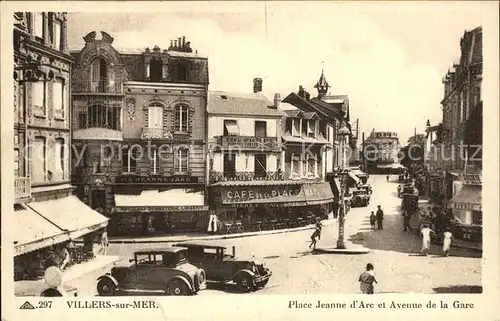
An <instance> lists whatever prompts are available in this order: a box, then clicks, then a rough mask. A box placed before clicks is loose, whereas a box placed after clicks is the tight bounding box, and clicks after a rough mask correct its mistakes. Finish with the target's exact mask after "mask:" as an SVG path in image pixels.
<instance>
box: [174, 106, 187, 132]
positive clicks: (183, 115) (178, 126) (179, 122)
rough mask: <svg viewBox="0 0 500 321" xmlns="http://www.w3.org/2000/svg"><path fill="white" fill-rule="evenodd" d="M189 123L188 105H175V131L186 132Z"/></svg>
mask: <svg viewBox="0 0 500 321" xmlns="http://www.w3.org/2000/svg"><path fill="white" fill-rule="evenodd" d="M188 124H189V106H188V105H186V104H178V105H177V106H175V130H174V131H176V132H187V131H188Z"/></svg>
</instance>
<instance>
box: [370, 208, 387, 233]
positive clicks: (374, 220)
mask: <svg viewBox="0 0 500 321" xmlns="http://www.w3.org/2000/svg"><path fill="white" fill-rule="evenodd" d="M370 225H371V227H372V229H374V230H375V229H377V230H383V229H384V211H383V210H382V206H380V205H377V213H376V214H375V213H374V212H373V211H372V212H371V214H370Z"/></svg>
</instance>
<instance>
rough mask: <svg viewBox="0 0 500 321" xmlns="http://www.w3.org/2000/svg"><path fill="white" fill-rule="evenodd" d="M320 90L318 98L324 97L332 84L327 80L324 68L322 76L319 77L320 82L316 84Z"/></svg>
mask: <svg viewBox="0 0 500 321" xmlns="http://www.w3.org/2000/svg"><path fill="white" fill-rule="evenodd" d="M314 88H316V89H317V90H318V98H320V99H321V98H323V97H324V96H325V95H326V94H327V93H328V89H329V88H330V85H329V84H328V81H326V78H325V73H324V70H321V76H320V77H319V80H318V82H317V83H316V85H315V86H314Z"/></svg>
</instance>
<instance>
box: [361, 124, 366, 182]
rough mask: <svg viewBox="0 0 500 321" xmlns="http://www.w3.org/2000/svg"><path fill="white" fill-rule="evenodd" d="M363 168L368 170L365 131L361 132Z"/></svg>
mask: <svg viewBox="0 0 500 321" xmlns="http://www.w3.org/2000/svg"><path fill="white" fill-rule="evenodd" d="M361 169H362V170H363V172H366V164H365V132H363V133H361Z"/></svg>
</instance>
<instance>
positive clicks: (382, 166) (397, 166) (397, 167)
mask: <svg viewBox="0 0 500 321" xmlns="http://www.w3.org/2000/svg"><path fill="white" fill-rule="evenodd" d="M377 168H392V169H406V167H404V166H403V165H401V164H400V163H392V164H384V165H377Z"/></svg>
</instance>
